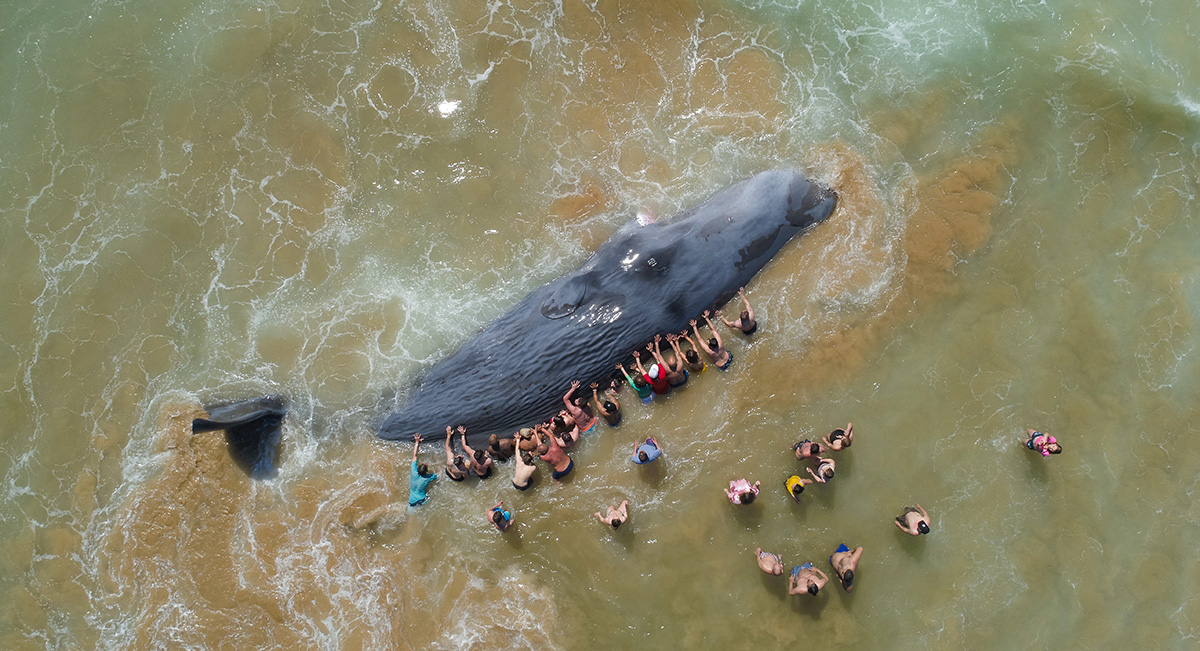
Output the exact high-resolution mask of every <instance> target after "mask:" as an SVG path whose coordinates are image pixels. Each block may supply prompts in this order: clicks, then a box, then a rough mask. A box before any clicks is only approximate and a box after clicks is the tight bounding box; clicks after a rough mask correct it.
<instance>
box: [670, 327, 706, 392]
mask: <svg viewBox="0 0 1200 651" xmlns="http://www.w3.org/2000/svg"><path fill="white" fill-rule="evenodd" d="M667 343H669V344H671V349H672V350H674V351H675V354H674V355H672V356H671V357H670V358H668V359H667V365H668V366H670V367H671V368H673V369H675V370H677V371H678V372H680V373H682V374H683V379H682V380H681V381H680V382H679V384H677V385H676V384H672V385H671V386H680V385H684V384H687V381H688V376H689V372H688V367H690V366H691V362H690V361H688V358H687V355H686V354H685V353H684V352H683V348H682V347H681V346H680V345H679V335H667ZM690 352H691V353H692V355H695V354H696V352H695V351H690ZM696 361H700V357H699V356H697V357H696ZM693 370H694V369H693ZM700 370H701V371H703V370H704V366H703V364H701V365H700ZM667 381H668V382H670V381H671V375H670V374H669V373H668V374H667Z"/></svg>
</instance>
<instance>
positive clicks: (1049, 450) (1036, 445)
mask: <svg viewBox="0 0 1200 651" xmlns="http://www.w3.org/2000/svg"><path fill="white" fill-rule="evenodd" d="M1025 432H1026V433H1027V434H1028V435H1029V439H1028V440H1026V441H1025V447H1027V448H1029V449H1030V450H1033V451H1034V452H1037V453H1038V454H1040V455H1042V456H1043V457H1048V456H1050V455H1052V454H1062V445H1061V444H1060V443H1059V442H1058V439H1056V438H1054V437H1053V436H1048V435H1046V434H1042V433H1041V432H1039V431H1037V430H1033V429H1026V430H1025Z"/></svg>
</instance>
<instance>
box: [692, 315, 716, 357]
mask: <svg viewBox="0 0 1200 651" xmlns="http://www.w3.org/2000/svg"><path fill="white" fill-rule="evenodd" d="M689 323H691V324H692V332H694V333H696V341H692V340H691V339H688V342H689V343H691V344H692V347H693V348H695V347H697V346H699V347H700V350H703V351H704V352H706V353H708V356H709V357H712V356H713V351H712V350H711V349H710V348H709V347H708V343H706V342H705V341H704V337H701V336H700V328H699V326H697V325H696V320H695V319H692V320H691V321H690V322H689ZM718 341H720V340H718Z"/></svg>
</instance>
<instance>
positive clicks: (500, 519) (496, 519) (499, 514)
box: [483, 500, 513, 533]
mask: <svg viewBox="0 0 1200 651" xmlns="http://www.w3.org/2000/svg"><path fill="white" fill-rule="evenodd" d="M483 517H485V518H487V521H488V522H490V523H492V526H493V527H496V529H497V530H498V531H499V532H500V533H504V532H505V531H508V528H509V527H511V526H512V523H513V514H512V513H511V512H509V511H505V510H504V501H503V500H501V501H499V502H496V503H495V504H494V505H493V506H492V508H490V509H488V510H486V511H484V512H483Z"/></svg>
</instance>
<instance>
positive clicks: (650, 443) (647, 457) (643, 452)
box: [631, 436, 662, 465]
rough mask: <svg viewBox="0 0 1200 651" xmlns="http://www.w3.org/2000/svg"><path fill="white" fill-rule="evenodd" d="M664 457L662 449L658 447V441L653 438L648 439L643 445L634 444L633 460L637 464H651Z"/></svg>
mask: <svg viewBox="0 0 1200 651" xmlns="http://www.w3.org/2000/svg"><path fill="white" fill-rule="evenodd" d="M660 456H662V448H660V447H658V441H657V440H655V438H654V437H653V436H649V437H647V438H646V441H645V442H644V443H642V444H640V445H639V444H637V443H634V444H633V458H632V459H631V460H632V461H633V462H634V463H636V464H639V465H641V464H643V463H650V462H651V461H654V460H655V459H657V458H659V457H660Z"/></svg>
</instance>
